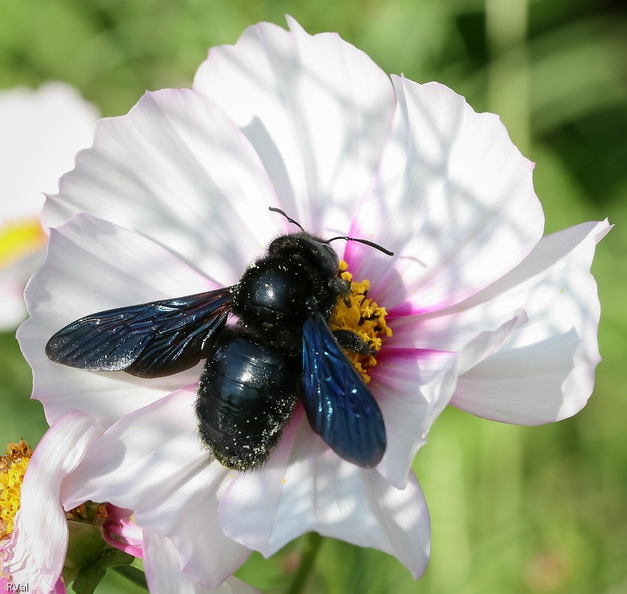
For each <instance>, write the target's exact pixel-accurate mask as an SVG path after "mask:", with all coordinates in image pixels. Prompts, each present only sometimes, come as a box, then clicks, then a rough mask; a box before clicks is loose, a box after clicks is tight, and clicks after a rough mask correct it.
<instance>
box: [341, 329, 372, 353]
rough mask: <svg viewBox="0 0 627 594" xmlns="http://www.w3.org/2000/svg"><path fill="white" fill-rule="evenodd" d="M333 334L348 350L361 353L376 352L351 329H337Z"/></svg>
mask: <svg viewBox="0 0 627 594" xmlns="http://www.w3.org/2000/svg"><path fill="white" fill-rule="evenodd" d="M333 336H335V338H336V340H337V341H338V343H339V345H340V346H341V347H342V348H345V349H346V350H347V351H352V352H353V353H357V354H359V355H374V354H375V353H376V351H375V350H374V349H373V348H371V346H370V345H369V344H368V343H367V342H366V341H365V340H362V339H361V338H359V336H357V334H355V333H354V332H351V331H350V330H335V331H334V332H333Z"/></svg>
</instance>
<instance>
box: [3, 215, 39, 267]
mask: <svg viewBox="0 0 627 594" xmlns="http://www.w3.org/2000/svg"><path fill="white" fill-rule="evenodd" d="M45 243H46V234H45V233H44V232H43V230H42V228H41V225H40V224H39V221H38V220H37V219H25V220H22V221H12V222H10V223H8V224H6V225H5V226H4V227H1V228H0V267H2V266H6V265H7V264H10V263H12V262H14V261H15V260H18V259H19V258H21V257H22V256H25V255H27V254H29V253H31V252H34V251H35V250H37V249H39V248H41V247H43V246H44V245H45Z"/></svg>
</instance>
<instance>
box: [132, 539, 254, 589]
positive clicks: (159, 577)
mask: <svg viewBox="0 0 627 594" xmlns="http://www.w3.org/2000/svg"><path fill="white" fill-rule="evenodd" d="M144 551H145V556H144V566H145V568H146V579H147V581H148V588H149V589H150V592H151V593H152V594H172V592H177V594H254V593H255V592H258V591H257V590H256V589H255V588H252V587H250V586H249V585H248V584H245V583H244V582H242V581H241V580H238V579H237V578H234V577H230V578H228V579H227V580H226V581H225V582H224V583H223V584H222V585H220V586H218V587H217V588H215V589H214V588H207V587H206V586H203V585H202V584H199V583H198V582H196V581H194V579H193V578H192V577H191V576H190V575H188V574H186V573H182V572H181V571H180V564H179V557H178V553H177V551H176V549H175V548H174V545H173V544H172V542H171V541H170V539H168V538H165V537H163V536H159V535H158V534H156V533H154V532H150V531H146V532H144Z"/></svg>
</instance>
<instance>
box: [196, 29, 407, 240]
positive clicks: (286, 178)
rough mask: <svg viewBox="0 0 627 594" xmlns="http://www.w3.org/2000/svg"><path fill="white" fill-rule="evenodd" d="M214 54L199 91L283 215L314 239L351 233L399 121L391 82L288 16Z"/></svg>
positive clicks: (200, 75)
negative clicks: (259, 164)
mask: <svg viewBox="0 0 627 594" xmlns="http://www.w3.org/2000/svg"><path fill="white" fill-rule="evenodd" d="M288 24H289V27H290V30H289V31H285V30H284V29H282V28H280V27H277V26H276V25H272V24H270V23H259V24H257V25H254V26H252V27H250V28H248V29H247V30H246V31H245V32H244V33H243V35H242V36H241V37H240V39H239V40H238V42H237V44H236V45H234V46H222V47H217V48H212V49H211V50H210V52H209V57H208V59H207V60H206V61H205V62H204V63H203V64H202V65H201V67H200V68H199V70H198V72H197V74H196V78H195V79H194V88H195V89H196V90H198V91H200V92H202V93H204V94H206V95H207V96H208V97H210V98H211V99H212V100H213V101H215V102H216V103H217V104H218V105H219V106H220V108H221V109H222V110H223V111H224V113H226V114H227V115H228V117H229V118H230V119H231V120H232V121H233V122H235V123H236V124H237V125H238V126H239V127H240V128H241V129H242V130H243V132H244V133H245V134H246V136H247V137H248V139H249V140H250V141H251V143H252V144H253V145H254V146H255V148H256V150H257V152H258V153H259V155H260V157H261V158H262V160H263V162H264V165H265V166H266V169H267V170H268V172H269V174H270V176H271V178H272V181H273V183H274V185H275V187H276V191H277V194H278V196H279V199H280V200H281V203H282V205H283V208H284V209H285V210H286V211H287V212H288V214H289V215H290V216H292V217H293V218H295V219H297V220H298V221H299V222H300V223H301V225H303V226H304V227H305V228H306V229H308V230H309V231H312V232H315V233H320V234H322V235H325V230H326V229H336V230H338V229H339V230H340V231H342V232H343V233H345V232H346V231H347V230H348V224H349V223H350V219H351V218H352V215H353V214H354V210H355V207H356V203H357V200H359V198H360V197H361V196H362V195H363V193H364V192H365V191H366V190H367V189H368V188H369V187H370V185H371V183H372V179H373V175H374V173H375V170H376V167H377V164H378V161H379V158H380V154H381V150H382V147H383V144H384V142H385V139H386V138H387V135H388V134H389V130H390V126H391V122H392V115H393V113H394V103H395V101H394V92H393V89H392V85H391V84H390V79H389V78H388V77H387V75H386V74H385V73H384V72H383V71H382V70H381V69H380V68H379V67H378V66H376V64H375V63H374V62H373V61H372V60H371V59H370V58H369V57H368V56H367V55H366V54H364V53H363V52H361V51H360V50H358V49H356V48H355V47H353V46H352V45H350V44H348V43H346V42H345V41H343V40H342V39H340V37H339V36H338V35H337V34H333V33H323V34H320V35H313V36H312V35H308V34H307V33H306V32H305V31H304V30H303V29H302V28H301V27H300V25H298V23H297V22H296V21H295V20H294V19H292V18H289V17H288Z"/></svg>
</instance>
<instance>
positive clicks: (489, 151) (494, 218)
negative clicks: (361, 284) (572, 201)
mask: <svg viewBox="0 0 627 594" xmlns="http://www.w3.org/2000/svg"><path fill="white" fill-rule="evenodd" d="M393 81H394V86H395V89H396V92H397V95H398V102H399V104H398V110H397V114H396V120H395V127H394V133H393V135H392V137H391V138H390V141H389V142H388V144H387V146H386V148H385V151H384V154H383V157H382V162H381V168H380V170H379V177H378V179H377V182H376V186H375V188H374V190H373V193H372V195H371V196H369V197H368V198H367V199H365V200H364V202H363V203H362V204H361V205H360V208H359V211H358V213H357V220H356V222H355V225H354V226H353V228H352V229H351V232H350V233H351V235H352V236H354V237H366V238H368V239H373V240H374V241H376V242H377V243H379V244H381V245H383V246H384V247H386V248H387V249H390V250H392V251H394V252H395V254H396V255H395V256H394V259H392V260H390V259H389V258H387V257H386V256H384V255H383V254H379V253H378V252H376V251H373V250H372V248H368V247H367V246H363V245H360V244H357V243H349V244H348V245H347V247H346V252H345V259H346V261H347V262H348V263H349V265H350V267H351V272H353V273H354V274H356V275H357V276H358V278H368V279H369V280H370V281H371V286H373V287H376V296H375V298H376V299H377V301H378V303H380V304H383V305H385V307H386V308H387V310H388V312H390V313H391V314H393V315H394V314H398V315H400V314H410V313H425V312H429V311H433V310H437V309H441V308H443V307H446V306H450V305H453V304H455V303H457V302H459V301H461V300H463V299H466V298H468V297H470V296H471V295H473V294H474V293H476V292H478V291H479V290H481V289H483V288H485V287H486V286H488V285H489V284H491V283H492V282H494V281H495V280H496V279H498V278H500V277H501V276H503V275H504V274H505V273H507V272H509V271H510V270H511V269H512V268H514V267H515V266H516V265H517V264H518V263H519V262H520V261H521V260H522V259H523V258H524V257H525V256H526V255H527V254H528V253H529V252H530V251H531V249H532V248H533V246H534V245H535V244H536V243H537V242H538V241H539V239H540V237H541V236H542V229H543V225H544V216H543V214H542V209H541V206H540V203H539V201H538V199H537V197H536V195H535V193H534V190H533V185H532V179H531V176H532V164H531V163H530V162H529V161H528V160H527V159H525V158H524V157H522V155H521V154H520V152H519V151H518V149H517V148H516V147H515V146H514V145H513V144H512V142H511V140H510V139H509V136H508V135H507V132H506V130H505V127H504V126H503V124H502V123H501V122H500V120H499V119H498V117H497V116H495V115H493V114H477V113H475V112H474V111H473V110H472V108H471V107H470V106H469V105H468V104H467V103H466V102H465V100H464V99H463V97H460V96H459V95H457V94H455V93H453V92H452V91H451V90H450V89H448V88H446V87H444V86H443V85H440V84H437V83H430V84H425V85H419V84H417V83H414V82H412V81H409V80H407V79H405V78H397V77H393ZM386 258H387V259H386Z"/></svg>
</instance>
